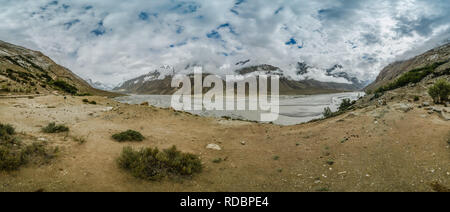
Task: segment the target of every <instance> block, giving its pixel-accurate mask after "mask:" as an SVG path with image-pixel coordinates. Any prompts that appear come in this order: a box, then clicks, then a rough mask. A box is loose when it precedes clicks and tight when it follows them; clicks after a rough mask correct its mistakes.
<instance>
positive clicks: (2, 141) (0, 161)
mask: <svg viewBox="0 0 450 212" xmlns="http://www.w3.org/2000/svg"><path fill="white" fill-rule="evenodd" d="M57 151H58V150H57V149H53V150H50V149H48V148H47V146H46V143H44V142H35V143H32V144H30V145H25V144H23V143H22V142H21V141H20V139H18V138H17V137H16V133H15V130H14V127H12V126H11V125H3V124H0V170H1V171H13V170H17V169H19V168H20V167H21V166H23V165H25V164H27V163H29V162H31V161H32V162H33V163H39V164H43V163H48V162H49V161H50V160H51V159H52V158H54V157H55V156H56V153H57Z"/></svg>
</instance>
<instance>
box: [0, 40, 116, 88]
mask: <svg viewBox="0 0 450 212" xmlns="http://www.w3.org/2000/svg"><path fill="white" fill-rule="evenodd" d="M50 93H61V94H63V93H64V94H71V95H100V96H115V95H117V94H114V93H110V92H106V91H102V90H99V89H95V88H93V87H91V86H90V85H89V84H88V83H87V82H86V81H84V80H83V79H81V78H80V77H78V76H77V75H75V74H74V73H72V72H71V71H70V70H69V69H67V68H65V67H62V66H60V65H58V64H56V63H55V62H54V61H52V60H51V59H50V58H49V57H47V56H45V55H44V54H42V53H41V52H38V51H33V50H29V49H26V48H24V47H20V46H16V45H13V44H9V43H6V42H3V41H0V95H24V94H27V95H36V94H50Z"/></svg>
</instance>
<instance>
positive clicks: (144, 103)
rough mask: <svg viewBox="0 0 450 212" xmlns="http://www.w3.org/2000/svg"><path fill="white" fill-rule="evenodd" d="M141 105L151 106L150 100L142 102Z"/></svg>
mask: <svg viewBox="0 0 450 212" xmlns="http://www.w3.org/2000/svg"><path fill="white" fill-rule="evenodd" d="M141 106H149V104H148V102H142V103H141Z"/></svg>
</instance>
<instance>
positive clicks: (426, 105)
mask: <svg viewBox="0 0 450 212" xmlns="http://www.w3.org/2000/svg"><path fill="white" fill-rule="evenodd" d="M422 106H424V107H428V106H430V103H429V102H422Z"/></svg>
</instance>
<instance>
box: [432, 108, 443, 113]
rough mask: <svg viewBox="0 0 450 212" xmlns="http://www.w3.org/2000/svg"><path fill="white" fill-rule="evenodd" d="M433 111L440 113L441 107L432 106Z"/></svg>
mask: <svg viewBox="0 0 450 212" xmlns="http://www.w3.org/2000/svg"><path fill="white" fill-rule="evenodd" d="M433 111H434V112H438V113H440V112H442V108H438V107H434V108H433Z"/></svg>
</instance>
